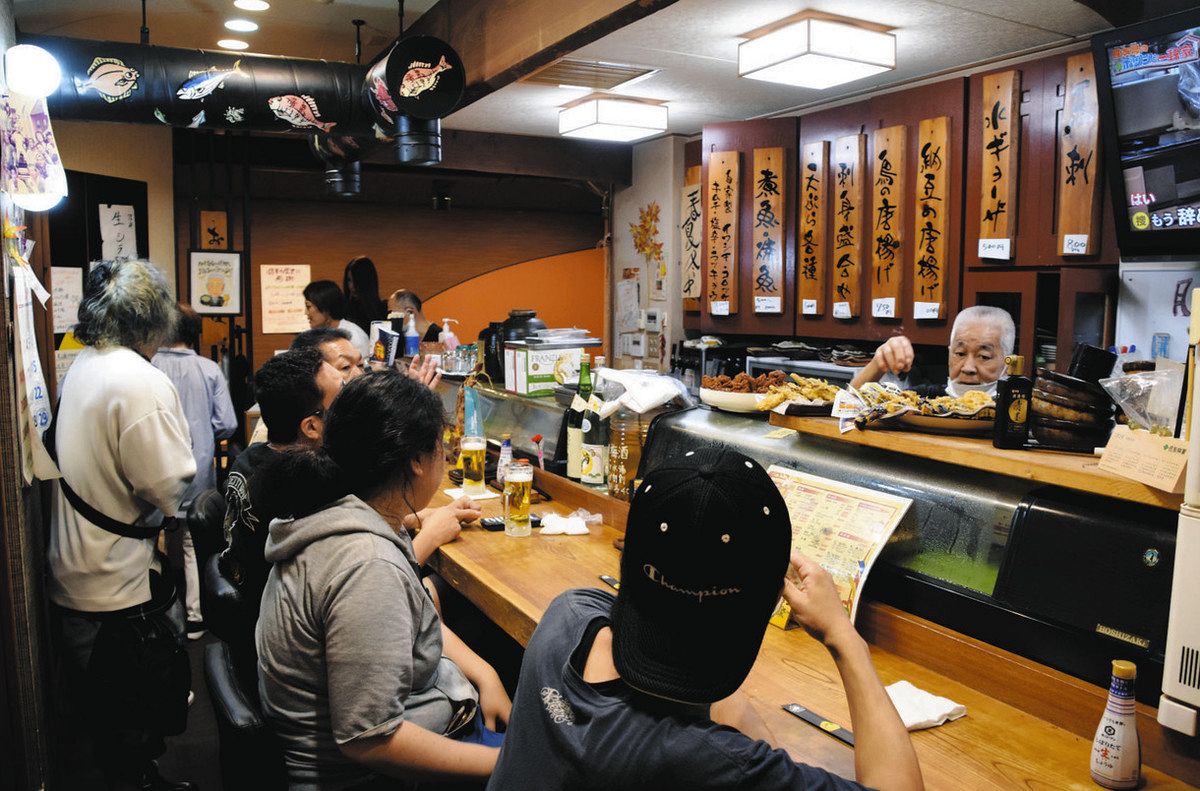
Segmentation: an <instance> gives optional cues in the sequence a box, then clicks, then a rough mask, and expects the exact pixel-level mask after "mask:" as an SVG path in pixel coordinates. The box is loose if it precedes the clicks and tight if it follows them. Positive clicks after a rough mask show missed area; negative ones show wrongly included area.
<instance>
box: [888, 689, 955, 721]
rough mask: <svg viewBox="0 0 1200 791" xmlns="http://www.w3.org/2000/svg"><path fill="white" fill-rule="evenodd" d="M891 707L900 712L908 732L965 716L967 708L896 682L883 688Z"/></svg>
mask: <svg viewBox="0 0 1200 791" xmlns="http://www.w3.org/2000/svg"><path fill="white" fill-rule="evenodd" d="M885 689H886V690H887V693H888V697H890V698H891V699H892V705H894V706H895V707H896V711H898V712H900V719H902V720H903V721H904V727H905V728H908V729H909V730H910V731H919V730H921V729H922V728H933V727H934V726H937V725H941V724H942V723H944V722H948V721H950V720H957V719H958V718H959V717H962V716H965V715H966V713H967V707H966V706H964V705H962V704H961V703H955V702H954V701H952V700H950V699H949V698H942V697H938V696H937V695H934V694H932V693H929V692H926V691H925V690H923V689H921V688H919V687H914V686H913V685H912V684H910V683H909V682H907V681H897V682H896V683H895V684H891V685H890V686H888V687H886V688H885Z"/></svg>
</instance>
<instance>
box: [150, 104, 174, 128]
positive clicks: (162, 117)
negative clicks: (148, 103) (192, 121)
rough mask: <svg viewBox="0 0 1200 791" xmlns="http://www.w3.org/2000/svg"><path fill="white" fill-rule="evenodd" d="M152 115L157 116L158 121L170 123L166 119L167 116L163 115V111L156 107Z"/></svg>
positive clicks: (168, 124)
mask: <svg viewBox="0 0 1200 791" xmlns="http://www.w3.org/2000/svg"><path fill="white" fill-rule="evenodd" d="M154 117H155V118H157V119H158V120H159V121H160V122H162V123H164V124H166V125H167V126H170V125H171V122H170V121H168V120H167V116H166V115H164V114H163V111H162V110H160V109H158V108H157V107H155V108H154Z"/></svg>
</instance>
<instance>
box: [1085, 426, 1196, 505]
mask: <svg viewBox="0 0 1200 791" xmlns="http://www.w3.org/2000/svg"><path fill="white" fill-rule="evenodd" d="M1187 457H1188V453H1187V440H1182V439H1175V438H1174V437H1163V436H1159V435H1158V434H1151V433H1150V432H1149V431H1133V430H1132V429H1130V428H1129V427H1128V426H1117V427H1116V428H1114V429H1113V432H1112V436H1111V437H1109V439H1108V445H1106V446H1105V448H1104V453H1103V455H1101V456H1100V469H1102V470H1104V471H1105V472H1111V473H1112V474H1114V475H1120V476H1123V477H1125V478H1130V479H1132V480H1135V481H1137V482H1138V483H1144V484H1146V485H1147V486H1153V487H1154V488H1155V489H1162V490H1163V491H1164V492H1171V493H1172V494H1179V493H1180V492H1182V491H1183V477H1184V473H1185V472H1186V471H1187Z"/></svg>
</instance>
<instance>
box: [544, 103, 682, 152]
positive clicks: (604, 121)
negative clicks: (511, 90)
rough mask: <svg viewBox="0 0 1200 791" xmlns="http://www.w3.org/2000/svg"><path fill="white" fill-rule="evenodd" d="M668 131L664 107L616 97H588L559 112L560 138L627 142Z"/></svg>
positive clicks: (663, 105)
mask: <svg viewBox="0 0 1200 791" xmlns="http://www.w3.org/2000/svg"><path fill="white" fill-rule="evenodd" d="M665 131H667V106H666V105H665V104H659V103H657V102H648V101H645V100H638V99H626V98H623V97H617V96H589V97H586V98H584V99H582V100H580V101H578V102H573V103H571V104H569V105H567V106H566V107H563V108H562V109H561V110H559V111H558V133H559V134H560V135H562V136H563V137H578V138H584V139H587V140H609V141H615V142H621V143H630V142H633V141H634V140H641V139H643V138H646V137H651V136H653V135H657V134H661V133H663V132H665Z"/></svg>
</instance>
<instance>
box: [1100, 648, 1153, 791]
mask: <svg viewBox="0 0 1200 791" xmlns="http://www.w3.org/2000/svg"><path fill="white" fill-rule="evenodd" d="M1136 683H1137V665H1135V664H1134V663H1133V662H1127V661H1125V660H1124V659H1114V660H1113V663H1112V684H1111V685H1110V686H1109V688H1108V702H1107V703H1106V704H1105V705H1104V714H1103V715H1102V716H1101V717H1100V724H1099V725H1097V726H1096V737H1095V738H1094V739H1093V740H1092V779H1093V780H1095V781H1096V782H1097V783H1098V784H1099V785H1102V786H1104V787H1105V788H1137V785H1138V781H1139V780H1140V779H1141V774H1142V741H1141V739H1140V738H1139V737H1138V732H1137V711H1136V707H1135V702H1134V697H1133V691H1134V686H1135V684H1136Z"/></svg>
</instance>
